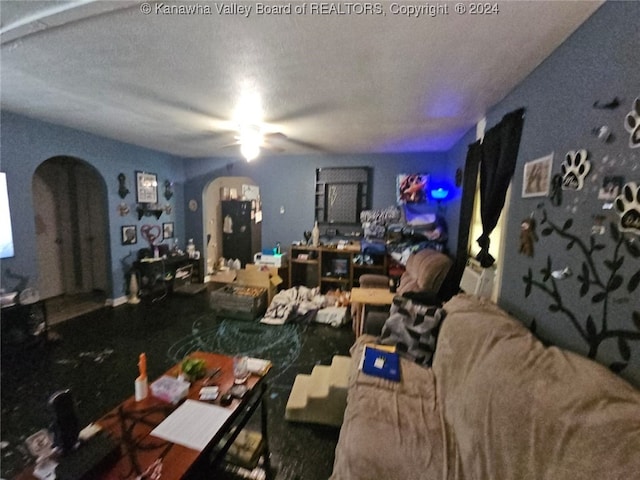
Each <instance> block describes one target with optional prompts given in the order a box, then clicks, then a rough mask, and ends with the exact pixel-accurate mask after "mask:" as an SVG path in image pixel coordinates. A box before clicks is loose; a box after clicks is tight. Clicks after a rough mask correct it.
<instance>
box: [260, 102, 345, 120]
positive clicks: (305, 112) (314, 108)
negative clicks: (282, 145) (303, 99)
mask: <svg viewBox="0 0 640 480" xmlns="http://www.w3.org/2000/svg"><path fill="white" fill-rule="evenodd" d="M331 109H333V106H332V105H330V104H329V103H322V104H316V105H308V106H305V107H302V108H298V109H297V110H293V111H291V112H288V113H285V114H284V115H280V116H279V117H276V118H270V119H269V123H281V122H288V121H290V120H299V119H301V118H305V117H311V116H314V115H318V114H320V113H325V112H328V111H329V110H331Z"/></svg>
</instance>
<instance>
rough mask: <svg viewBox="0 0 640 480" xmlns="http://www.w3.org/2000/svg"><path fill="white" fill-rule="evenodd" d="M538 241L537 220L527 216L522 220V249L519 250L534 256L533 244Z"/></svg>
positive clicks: (528, 255)
mask: <svg viewBox="0 0 640 480" xmlns="http://www.w3.org/2000/svg"><path fill="white" fill-rule="evenodd" d="M537 241H538V236H537V235H536V221H535V220H534V219H533V218H525V219H524V220H522V222H520V249H519V250H518V252H519V253H522V254H523V255H526V256H527V257H533V244H534V242H537Z"/></svg>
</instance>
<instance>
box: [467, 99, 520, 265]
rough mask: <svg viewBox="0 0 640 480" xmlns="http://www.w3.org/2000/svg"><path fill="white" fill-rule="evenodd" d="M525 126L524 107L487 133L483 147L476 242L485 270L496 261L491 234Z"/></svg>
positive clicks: (506, 116) (514, 165)
mask: <svg viewBox="0 0 640 480" xmlns="http://www.w3.org/2000/svg"><path fill="white" fill-rule="evenodd" d="M523 124H524V108H520V109H518V110H515V111H513V112H511V113H508V114H507V115H505V116H504V117H503V118H502V121H501V122H500V123H499V124H498V125H496V126H495V127H493V128H491V129H490V130H489V131H487V132H486V133H485V136H484V140H483V141H482V144H481V145H480V156H481V159H480V216H481V218H482V235H480V237H479V238H478V239H477V242H478V245H480V253H478V255H477V256H476V259H477V260H478V261H479V262H480V265H482V266H483V267H484V268H487V267H490V266H491V265H493V263H494V262H495V259H494V258H493V257H492V256H491V255H490V254H489V244H490V240H489V235H490V234H491V232H492V231H493V229H494V228H495V226H496V224H497V223H498V219H499V218H500V213H501V212H502V208H503V207H504V201H505V197H506V194H507V188H508V187H509V183H510V182H511V178H512V177H513V172H514V171H515V168H516V159H517V157H518V148H519V147H520V137H521V135H522V126H523Z"/></svg>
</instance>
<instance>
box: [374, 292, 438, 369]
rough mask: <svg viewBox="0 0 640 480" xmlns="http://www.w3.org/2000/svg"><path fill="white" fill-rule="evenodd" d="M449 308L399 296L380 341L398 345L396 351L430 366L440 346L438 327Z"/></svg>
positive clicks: (395, 299)
mask: <svg viewBox="0 0 640 480" xmlns="http://www.w3.org/2000/svg"><path fill="white" fill-rule="evenodd" d="M444 317H445V311H444V310H443V309H441V308H439V307H437V306H431V305H422V304H419V303H416V302H414V301H413V300H410V299H408V298H405V297H400V296H396V297H395V298H394V299H393V304H392V305H391V310H390V315H389V318H388V319H387V320H386V321H385V322H384V326H383V327H382V333H381V335H380V342H379V343H381V344H382V345H395V347H396V351H397V352H398V353H399V354H401V355H402V356H403V357H406V358H409V359H411V360H413V361H414V362H416V363H418V364H420V365H424V366H429V365H431V360H432V358H433V353H434V352H435V349H436V336H437V328H438V326H439V325H440V322H441V321H442V320H443V319H444Z"/></svg>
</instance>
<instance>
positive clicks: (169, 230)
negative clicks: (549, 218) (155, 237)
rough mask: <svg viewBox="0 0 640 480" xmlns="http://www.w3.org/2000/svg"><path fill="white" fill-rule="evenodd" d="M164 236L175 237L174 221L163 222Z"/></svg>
mask: <svg viewBox="0 0 640 480" xmlns="http://www.w3.org/2000/svg"><path fill="white" fill-rule="evenodd" d="M162 238H163V239H164V238H173V222H167V223H163V224H162Z"/></svg>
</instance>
